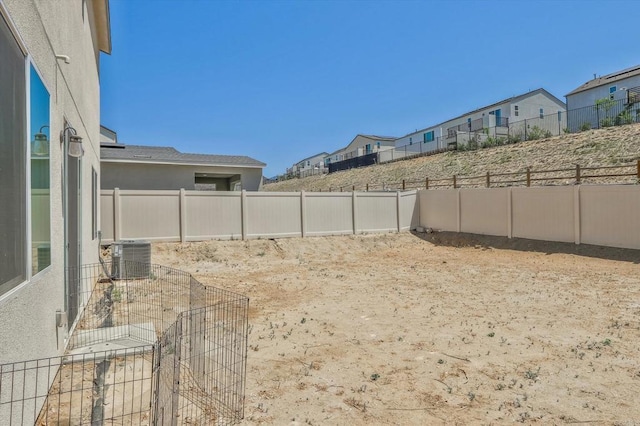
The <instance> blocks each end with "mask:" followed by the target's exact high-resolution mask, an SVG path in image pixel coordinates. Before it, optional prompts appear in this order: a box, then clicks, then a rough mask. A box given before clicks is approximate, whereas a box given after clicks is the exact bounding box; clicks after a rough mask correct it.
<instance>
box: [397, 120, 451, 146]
mask: <svg viewBox="0 0 640 426" xmlns="http://www.w3.org/2000/svg"><path fill="white" fill-rule="evenodd" d="M443 131H444V132H446V129H444V130H443V128H442V126H440V125H438V126H433V127H429V128H426V129H423V130H420V131H417V132H413V133H410V134H408V135H406V136H403V137H401V138H398V139H396V141H395V146H396V147H397V148H398V147H401V146H406V145H415V144H419V143H422V144H423V148H427V150H428V151H433V150H436V149H438V148H442V146H440V145H442V144H441V143H438V142H439V140H441V139H442V135H443ZM429 132H433V141H431V142H426V143H425V142H424V138H425V136H424V135H425V134H426V133H429ZM445 135H446V134H445Z"/></svg>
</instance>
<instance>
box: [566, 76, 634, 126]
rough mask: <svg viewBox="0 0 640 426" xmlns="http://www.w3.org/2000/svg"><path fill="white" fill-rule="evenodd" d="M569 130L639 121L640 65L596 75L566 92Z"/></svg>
mask: <svg viewBox="0 0 640 426" xmlns="http://www.w3.org/2000/svg"><path fill="white" fill-rule="evenodd" d="M566 98H567V110H568V111H569V112H568V117H567V118H568V126H567V127H568V129H569V130H570V131H572V132H576V131H579V130H585V129H589V128H594V129H597V128H600V127H609V126H612V125H618V124H630V123H634V122H636V123H637V122H640V65H636V66H635V67H631V68H627V69H624V70H621V71H616V72H614V73H611V74H607V75H604V76H600V77H597V76H596V75H595V74H594V78H593V79H591V80H589V81H587V82H586V83H584V84H581V85H580V86H578V87H576V88H575V89H573V90H572V91H571V92H569V93H567V94H566Z"/></svg>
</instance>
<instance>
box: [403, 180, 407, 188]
mask: <svg viewBox="0 0 640 426" xmlns="http://www.w3.org/2000/svg"><path fill="white" fill-rule="evenodd" d="M406 188H407V184H406V182H405V180H404V179H402V190H403V191H404V190H405V189H406Z"/></svg>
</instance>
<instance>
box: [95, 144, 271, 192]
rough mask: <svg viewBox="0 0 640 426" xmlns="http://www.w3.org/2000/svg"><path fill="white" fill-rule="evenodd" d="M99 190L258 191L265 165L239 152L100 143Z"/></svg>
mask: <svg viewBox="0 0 640 426" xmlns="http://www.w3.org/2000/svg"><path fill="white" fill-rule="evenodd" d="M100 164H101V168H102V177H101V180H100V186H101V188H102V189H114V188H120V189H147V190H162V189H186V190H206V191H240V190H242V189H246V190H247V191H258V190H259V189H260V187H261V186H262V169H263V168H264V167H265V166H266V164H265V163H262V162H260V161H258V160H254V159H253V158H250V157H247V156H243V155H210V154H187V153H182V152H180V151H178V150H176V149H175V148H172V147H161V146H141V145H125V144H122V143H110V142H106V143H102V144H101V145H100Z"/></svg>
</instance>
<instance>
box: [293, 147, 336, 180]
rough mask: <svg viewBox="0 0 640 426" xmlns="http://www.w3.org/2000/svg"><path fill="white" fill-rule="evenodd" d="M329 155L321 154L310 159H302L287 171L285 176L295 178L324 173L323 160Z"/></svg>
mask: <svg viewBox="0 0 640 426" xmlns="http://www.w3.org/2000/svg"><path fill="white" fill-rule="evenodd" d="M328 155H329V153H327V152H321V153H319V154H315V155H312V156H311V157H307V158H304V159H302V160H300V161H298V162H297V163H296V164H294V165H293V166H292V167H291V168H290V169H288V170H287V174H290V175H294V176H296V177H306V176H312V175H315V174H322V173H326V169H325V158H327V156H328Z"/></svg>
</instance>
